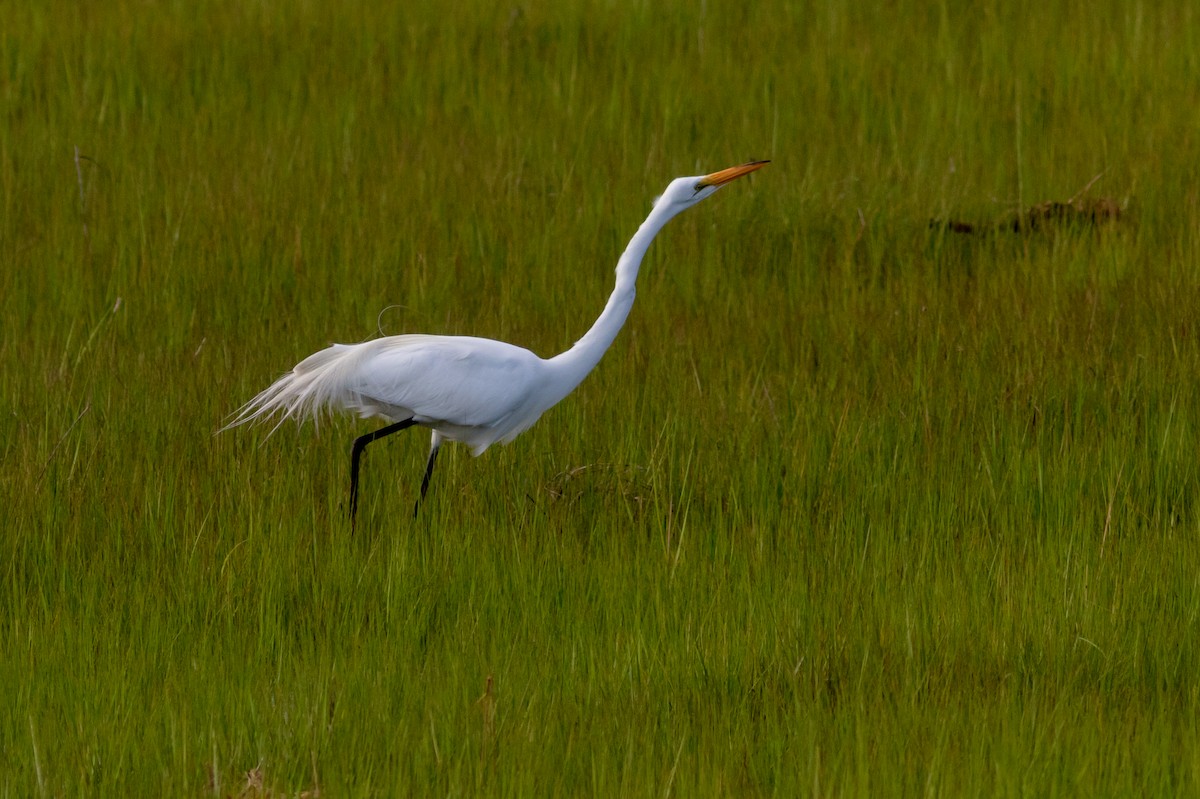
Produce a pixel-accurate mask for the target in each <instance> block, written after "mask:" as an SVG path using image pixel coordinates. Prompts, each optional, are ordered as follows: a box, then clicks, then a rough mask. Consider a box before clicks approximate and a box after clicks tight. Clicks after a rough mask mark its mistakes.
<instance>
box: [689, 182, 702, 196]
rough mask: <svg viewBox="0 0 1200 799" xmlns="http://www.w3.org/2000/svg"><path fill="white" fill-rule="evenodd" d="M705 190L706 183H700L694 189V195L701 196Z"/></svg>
mask: <svg viewBox="0 0 1200 799" xmlns="http://www.w3.org/2000/svg"><path fill="white" fill-rule="evenodd" d="M703 190H704V181H700V182H698V183H697V184H696V185H695V186H693V187H692V194H699V193H700V192H701V191H703Z"/></svg>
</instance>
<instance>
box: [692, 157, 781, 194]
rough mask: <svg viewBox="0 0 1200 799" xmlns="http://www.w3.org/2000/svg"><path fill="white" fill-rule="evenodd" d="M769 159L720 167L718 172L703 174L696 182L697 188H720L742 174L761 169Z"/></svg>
mask: <svg viewBox="0 0 1200 799" xmlns="http://www.w3.org/2000/svg"><path fill="white" fill-rule="evenodd" d="M769 163H771V162H770V161H751V162H750V163H748V164H742V165H741V166H731V167H729V169H722V170H721V171H720V172H713V173H712V174H711V175H705V176H704V177H702V178H700V182H699V183H697V184H696V188H697V189H703V188H706V187H708V186H714V187H717V188H720V187H721V186H724V185H725V184H726V183H728V182H729V181H731V180H734V179H735V178H740V177H741V176H742V175H748V174H750V173H751V172H753V171H754V170H756V169H761V168H762V167H764V166H766V165H767V164H769Z"/></svg>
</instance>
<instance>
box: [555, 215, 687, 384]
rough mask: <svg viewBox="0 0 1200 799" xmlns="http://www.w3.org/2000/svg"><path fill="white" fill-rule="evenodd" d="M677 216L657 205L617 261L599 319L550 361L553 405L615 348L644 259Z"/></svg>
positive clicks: (627, 314) (631, 301) (635, 291)
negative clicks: (615, 273) (652, 244)
mask: <svg viewBox="0 0 1200 799" xmlns="http://www.w3.org/2000/svg"><path fill="white" fill-rule="evenodd" d="M676 213H678V211H677V210H675V209H672V208H670V207H669V206H668V204H667V203H666V202H663V203H662V204H661V205H658V206H655V208H654V210H652V211H651V212H650V215H649V216H648V217H646V221H645V222H643V223H642V226H641V227H639V228H638V231H637V233H635V234H634V235H633V238H632V239H630V240H629V245H628V246H627V247H626V248H625V252H623V253H622V254H621V258H620V260H618V261H617V285H616V286H615V287H614V288H613V292H612V294H611V295H610V296H609V298H608V303H607V304H606V305H605V306H604V311H603V312H601V314H600V317H599V318H598V319H597V320H596V322H595V324H593V325H592V328H591V329H590V330H588V332H587V333H585V334H584V335H583V338H581V339H579V340H578V341H576V342H575V344H574V346H572V347H571V349H569V350H567V351H566V352H564V353H562V354H560V355H556V356H555V357H553V358H551V359H550V360H549V361H547V363H548V364H549V365H550V367H551V368H552V370H553V379H554V388H555V391H554V402H556V403H557V402H558V401H559V400H561V399H562V398H563V397H565V396H567V395H568V394H570V393H571V392H572V391H574V390H575V387H576V386H578V385H579V384H580V383H581V382H583V378H585V377H587V375H588V373H589V372H591V371H592V370H593V369H595V368H596V364H598V363H600V358H601V357H603V355H604V353H605V352H606V351H607V350H608V348H609V347H610V346H612V343H613V341H614V340H615V339H616V337H617V333H619V332H620V331H621V326H622V325H624V324H625V319H626V318H627V317H628V316H629V309H630V308H632V307H633V298H634V296H635V295H636V293H637V289H636V287H635V283H636V282H637V276H638V269H639V268H641V265H642V258H643V257H644V256H645V255H646V250H648V249H649V248H650V243H651V242H652V241H654V237H655V236H656V235H658V232H659V231H660V230H662V228H663V226H664V225H666V224H667V222H669V221H670V220H671V217H673V216H675V214H676Z"/></svg>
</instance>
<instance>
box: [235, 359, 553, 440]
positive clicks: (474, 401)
mask: <svg viewBox="0 0 1200 799" xmlns="http://www.w3.org/2000/svg"><path fill="white" fill-rule="evenodd" d="M553 371H554V370H553V367H552V366H551V364H550V362H549V361H545V360H543V359H542V358H539V357H538V356H536V355H534V354H533V353H532V352H530V351H529V350H527V349H524V348H523V347H516V346H513V345H512V344H506V343H505V342H503V341H495V340H493V339H486V338H473V337H470V336H425V335H408V336H388V337H387V338H380V339H374V340H372V341H364V342H363V343H361V344H334V345H333V346H331V347H328V348H326V349H323V350H321V351H319V352H316V353H314V354H312V355H310V356H308V357H307V358H305V359H304V360H303V361H301V362H300V363H298V364H296V367H295V368H294V369H292V371H291V372H289V373H288V374H286V375H284V376H283V377H282V378H280V379H279V380H278V381H276V382H275V383H274V384H273V385H272V386H271V387H270V388H268V389H267V390H266V391H264V392H263V393H262V394H260V395H259V396H258V397H256V398H255V399H254V400H253V401H252V402H253V405H254V408H255V415H256V416H259V415H262V416H271V415H273V414H274V413H276V412H278V411H282V412H283V413H282V415H283V417H284V418H288V417H293V418H302V417H304V416H313V417H316V416H318V415H319V414H320V413H321V412H322V411H324V410H339V409H340V410H346V411H350V412H351V413H357V414H358V415H359V416H361V417H362V418H364V419H368V418H372V417H379V418H382V419H387V420H389V421H393V422H395V421H399V420H401V419H414V420H415V421H416V423H417V424H419V425H421V426H422V427H428V428H430V429H431V430H433V432H434V435H435V436H438V437H440V438H443V439H447V440H449V441H458V442H461V443H463V444H466V445H467V446H468V447H470V448H471V451H472V452H473V453H474V454H475V455H480V454H482V453H483V451H484V450H486V449H487V448H488V447H490V446H491V445H492V444H495V443H496V442H497V441H499V442H502V443H508V442H509V441H512V440H513V439H514V438H516V437H517V436H518V435H519V434H521V433H522V432H524V431H525V430H528V429H529V427H530V425H532V424H533V423H534V422H536V421H537V420H538V418H539V417H540V416H541V415H542V414H543V413H545V412H546V411H547V410H548V409H549V408H550V407H551V406H552V405H554V404H555V402H557V401H558V399H557V398H555V397H554V396H553V392H551V391H549V388H550V386H551V385H552V382H553V381H552V375H553Z"/></svg>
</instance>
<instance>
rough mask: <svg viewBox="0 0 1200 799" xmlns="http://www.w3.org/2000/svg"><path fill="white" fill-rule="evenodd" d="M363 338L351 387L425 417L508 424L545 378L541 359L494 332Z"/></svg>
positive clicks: (393, 411)
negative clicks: (491, 335) (486, 336)
mask: <svg viewBox="0 0 1200 799" xmlns="http://www.w3.org/2000/svg"><path fill="white" fill-rule="evenodd" d="M358 346H360V347H364V348H365V349H366V351H365V352H363V353H362V359H361V361H359V368H358V369H357V370H356V377H357V379H356V380H355V381H354V383H355V384H354V386H353V389H352V390H353V392H354V393H356V394H358V395H360V396H361V397H362V398H363V399H364V400H367V401H370V402H374V403H378V404H380V405H383V406H387V407H388V408H389V409H390V410H389V411H388V412H387V413H384V414H382V415H386V416H389V417H392V418H399V417H400V416H402V415H403V412H404V411H407V412H408V413H410V414H411V415H413V416H415V417H416V418H417V419H418V421H420V422H422V423H438V422H446V423H449V424H450V425H453V426H455V427H484V428H491V427H498V426H499V427H503V426H504V425H505V424H506V422H507V421H508V420H509V419H511V417H513V416H514V414H516V415H519V414H521V413H522V412H523V411H525V410H526V409H527V408H528V407H529V405H530V401H531V399H533V398H534V397H535V396H536V394H537V392H538V389H539V388H540V386H541V382H542V380H541V379H542V374H543V369H544V362H543V361H542V359H540V358H538V357H537V356H536V355H534V354H533V353H532V352H530V351H529V350H527V349H524V348H522V347H515V346H513V345H511V344H506V343H504V342H502V341H494V340H492V339H483V338H471V337H467V336H392V337H389V338H383V339H377V340H375V341H370V342H366V343H364V344H361V345H358ZM539 415H540V413H539ZM535 418H536V417H535ZM531 422H532V420H531ZM522 429H523V428H522Z"/></svg>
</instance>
